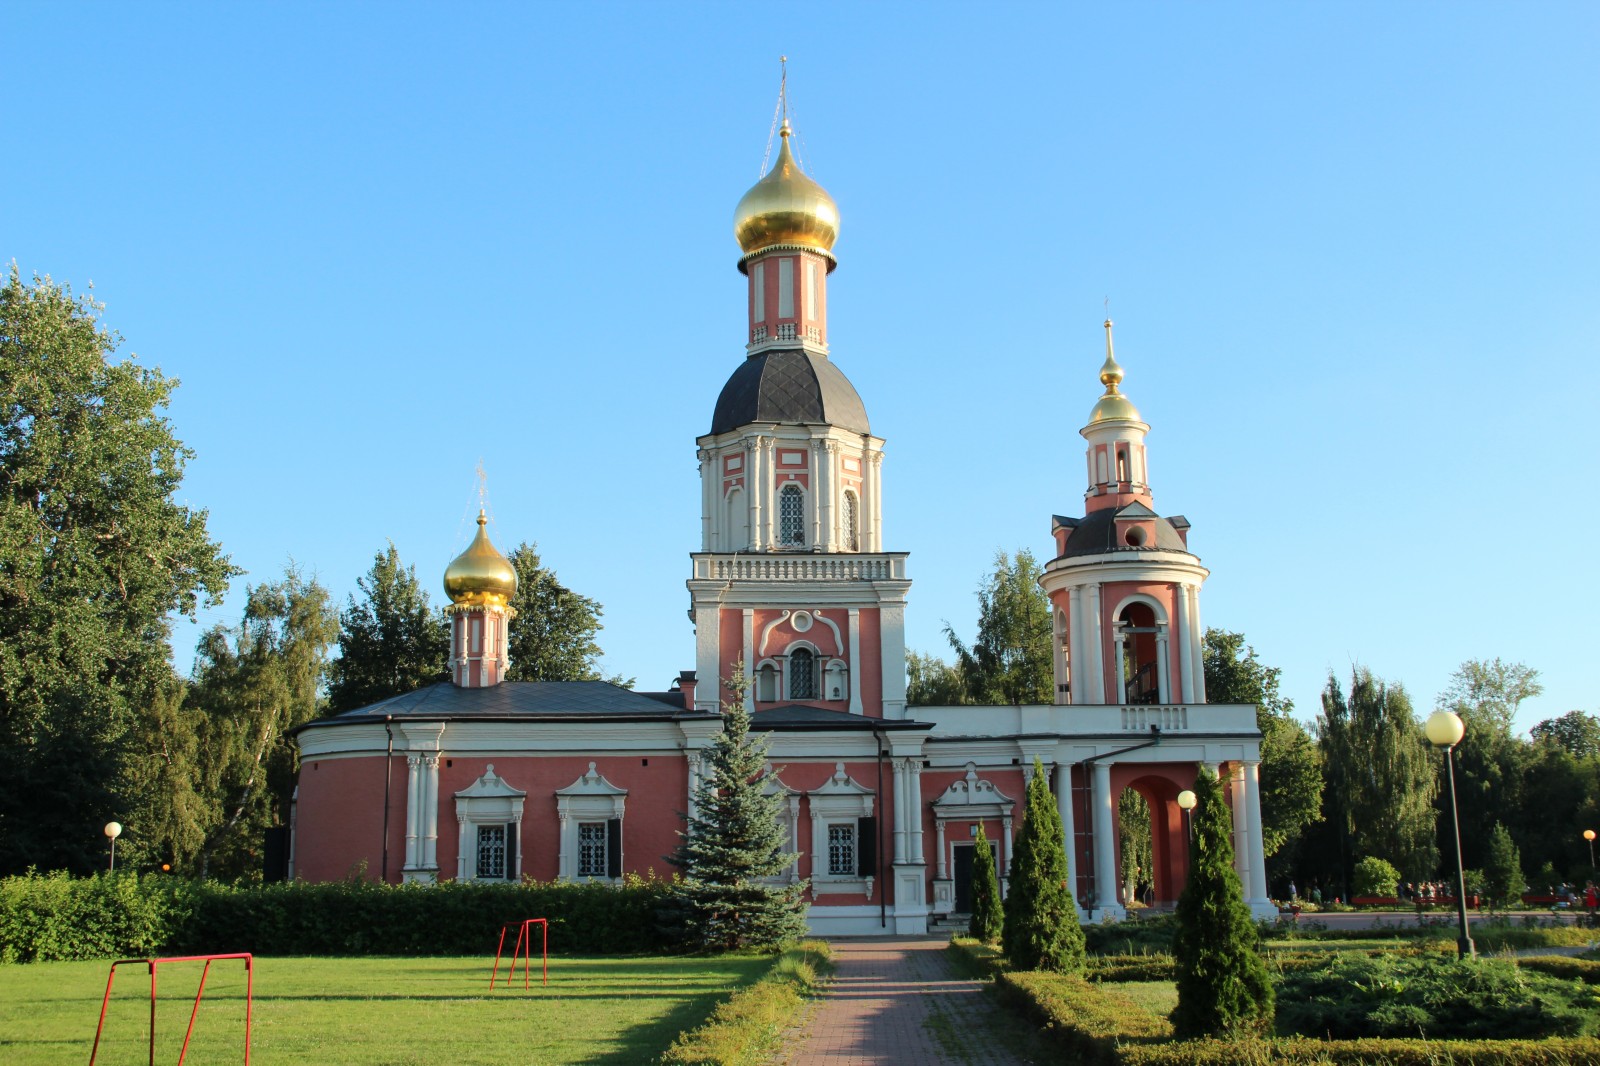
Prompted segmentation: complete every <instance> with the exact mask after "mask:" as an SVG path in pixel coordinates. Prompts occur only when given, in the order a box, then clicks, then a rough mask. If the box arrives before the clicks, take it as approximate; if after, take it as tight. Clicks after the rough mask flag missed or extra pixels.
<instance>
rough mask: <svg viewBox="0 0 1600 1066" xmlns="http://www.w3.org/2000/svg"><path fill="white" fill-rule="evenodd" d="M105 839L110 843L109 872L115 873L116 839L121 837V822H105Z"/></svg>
mask: <svg viewBox="0 0 1600 1066" xmlns="http://www.w3.org/2000/svg"><path fill="white" fill-rule="evenodd" d="M105 834H106V839H108V840H110V841H111V866H110V872H111V873H116V872H117V838H118V837H119V836H121V835H122V823H121V822H107V823H106V828H105Z"/></svg>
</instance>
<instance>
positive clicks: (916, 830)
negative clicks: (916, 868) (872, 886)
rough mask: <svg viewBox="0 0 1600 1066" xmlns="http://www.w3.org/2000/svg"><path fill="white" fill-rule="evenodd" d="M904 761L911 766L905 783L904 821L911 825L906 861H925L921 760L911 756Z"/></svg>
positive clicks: (926, 859) (926, 858)
mask: <svg viewBox="0 0 1600 1066" xmlns="http://www.w3.org/2000/svg"><path fill="white" fill-rule="evenodd" d="M906 762H907V763H908V764H909V766H910V768H911V779H910V781H908V782H907V785H906V791H907V796H906V821H907V823H908V824H909V825H910V827H911V841H910V846H909V847H908V849H907V850H908V852H909V854H908V855H907V856H906V861H907V862H922V863H925V862H927V861H928V857H927V855H925V854H924V853H923V851H922V760H921V759H915V758H913V759H907V760H906Z"/></svg>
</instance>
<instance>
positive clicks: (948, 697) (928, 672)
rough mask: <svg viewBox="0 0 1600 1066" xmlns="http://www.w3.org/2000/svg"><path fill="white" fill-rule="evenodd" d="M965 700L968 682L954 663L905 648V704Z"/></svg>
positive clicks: (929, 704)
mask: <svg viewBox="0 0 1600 1066" xmlns="http://www.w3.org/2000/svg"><path fill="white" fill-rule="evenodd" d="M966 702H967V684H966V682H965V681H964V680H962V677H961V670H960V668H959V667H957V666H953V665H951V664H950V663H947V662H945V661H944V660H943V659H940V658H939V657H938V656H936V655H923V654H922V653H920V652H915V651H908V652H906V705H907V706H910V707H954V706H957V705H959V704H962V703H966Z"/></svg>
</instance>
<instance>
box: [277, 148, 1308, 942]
mask: <svg viewBox="0 0 1600 1066" xmlns="http://www.w3.org/2000/svg"><path fill="white" fill-rule="evenodd" d="M779 132H780V136H781V140H780V145H779V149H778V153H777V159H776V161H775V163H774V164H773V166H772V168H771V170H770V171H768V173H767V174H766V175H765V176H764V177H763V178H762V179H761V180H760V181H759V182H757V183H756V185H755V186H754V187H753V188H751V189H750V191H749V192H747V193H746V194H745V196H744V198H743V199H742V200H740V201H739V204H738V207H737V209H736V211H735V218H734V235H735V237H736V239H737V241H738V244H739V248H740V252H741V255H740V258H739V259H738V268H739V271H740V273H741V274H742V275H743V280H744V283H745V287H746V293H747V298H748V319H747V322H746V327H745V336H744V355H743V357H742V358H741V359H740V360H739V361H738V363H737V365H735V366H734V368H733V371H732V374H731V375H730V376H729V377H728V379H727V382H726V384H724V385H723V387H722V391H721V393H720V394H719V395H718V397H717V400H716V404H715V407H714V408H713V410H712V414H711V425H710V429H709V431H708V432H705V433H703V434H701V435H700V436H698V437H697V438H695V447H696V452H695V454H696V458H697V459H698V461H699V470H700V482H701V518H700V530H699V549H698V550H697V551H692V552H691V553H690V555H689V562H690V574H689V579H688V591H689V607H690V616H691V618H692V620H693V624H694V669H693V670H686V671H684V672H683V673H682V674H681V675H680V676H679V677H678V679H677V680H676V681H675V682H674V683H673V685H672V687H671V689H670V690H669V691H666V692H634V691H629V690H626V689H622V688H618V687H616V686H614V685H611V684H608V683H606V682H601V681H583V682H514V681H504V680H502V678H503V677H504V676H505V672H506V668H507V662H508V660H507V626H508V624H509V622H510V606H509V602H510V599H511V597H512V595H513V594H514V593H515V591H516V574H515V572H514V571H513V570H512V568H511V566H510V564H509V563H508V562H507V561H506V559H505V558H504V557H503V556H502V555H501V554H500V553H499V551H497V550H496V549H495V547H494V546H493V545H492V544H491V543H490V541H489V537H488V534H487V531H486V524H485V519H484V518H483V517H482V516H480V517H479V519H478V531H477V535H476V537H475V538H474V540H473V541H472V543H471V545H470V546H469V547H468V548H467V550H466V551H465V552H463V553H462V554H461V556H460V557H458V558H457V559H456V560H455V561H454V562H452V563H451V564H450V566H449V567H448V568H447V570H446V571H445V574H444V587H445V591H446V593H447V594H448V596H449V599H450V605H449V607H448V608H447V610H448V611H449V613H450V618H451V634H452V636H451V651H450V669H451V678H450V680H449V681H447V682H441V683H438V684H435V685H432V686H430V687H427V688H423V689H420V690H418V691H415V692H410V693H407V694H405V695H402V696H396V697H394V698H392V699H388V700H384V701H383V702H381V703H377V704H374V705H372V706H370V707H365V708H361V709H358V710H355V711H351V712H348V713H346V714H341V715H339V716H337V717H333V718H327V719H322V720H319V721H315V722H312V723H310V724H309V725H307V726H305V727H303V728H302V729H301V730H300V731H299V733H298V735H297V740H298V743H299V746H300V756H301V767H300V776H299V782H298V787H297V789H296V794H295V807H294V817H293V819H292V831H291V845H290V850H291V876H292V877H295V878H299V879H304V880H312V881H327V880H336V879H340V878H344V877H346V876H348V875H349V874H350V873H351V872H352V871H354V870H359V869H362V868H363V867H364V868H365V870H366V872H367V874H368V875H369V876H376V877H379V878H381V879H383V880H385V881H390V882H401V881H422V882H430V881H437V880H444V879H455V880H496V881H506V880H510V881H515V880H519V879H522V878H535V879H538V880H541V881H543V880H551V879H555V878H564V879H572V880H578V879H582V880H598V881H618V880H620V879H621V878H622V876H623V875H624V874H641V875H642V874H647V873H650V872H654V873H655V874H656V875H658V876H661V877H670V876H671V875H672V873H673V870H674V868H673V867H672V866H671V865H670V864H668V863H667V861H666V856H668V855H670V854H671V853H672V852H673V850H674V848H675V847H676V846H677V841H678V836H677V834H678V831H679V829H680V828H681V827H682V817H681V814H680V812H687V811H689V810H690V809H691V805H692V804H693V802H694V799H693V797H694V794H695V791H696V785H697V782H698V780H699V775H700V773H701V766H702V757H703V753H704V752H705V750H706V749H707V748H708V746H709V745H710V744H711V743H712V741H713V739H714V738H715V736H716V735H717V733H718V732H719V731H720V729H721V712H720V705H721V701H722V700H723V699H724V698H726V696H727V693H726V688H725V686H726V683H727V681H728V680H729V678H730V677H732V676H733V674H734V673H735V671H739V670H742V671H743V672H744V674H745V676H746V677H747V678H748V679H749V681H750V684H749V686H748V689H747V692H746V695H745V700H746V704H747V706H748V708H749V710H750V711H751V714H752V728H753V730H755V731H756V732H759V733H763V734H765V735H766V737H767V738H768V740H769V742H770V753H771V765H772V768H773V771H774V772H773V773H771V774H770V775H769V776H768V784H767V787H768V789H769V790H771V791H773V792H779V793H781V794H782V795H783V796H784V797H785V799H786V803H785V805H784V807H783V812H784V813H783V821H784V828H785V830H786V832H787V834H788V839H789V842H790V847H791V849H792V850H794V851H796V852H798V853H799V861H798V862H797V863H796V865H795V866H794V867H793V868H792V870H791V871H790V874H789V876H791V877H793V878H803V879H805V880H806V881H807V883H808V884H809V889H808V897H809V900H810V912H809V913H810V924H811V928H812V930H813V932H815V933H817V934H821V935H872V934H879V933H895V934H915V933H922V932H925V931H926V930H927V929H928V927H929V924H930V922H933V921H936V920H937V919H939V918H941V917H945V916H949V915H953V914H962V913H965V912H966V910H967V909H968V908H969V906H970V891H971V871H972V849H973V846H974V839H973V838H974V836H975V835H976V832H977V827H978V826H979V825H982V826H983V829H984V833H985V836H986V837H987V839H988V840H989V841H990V842H991V845H990V846H991V847H992V848H993V849H994V852H995V859H996V864H997V869H998V870H999V872H1000V874H1001V882H1002V890H1004V883H1005V877H1006V872H1007V870H1008V867H1009V864H1010V862H1011V858H1012V856H1011V846H1012V839H1013V836H1014V832H1015V830H1016V828H1017V821H1018V819H1020V817H1021V815H1022V801H1023V797H1024V792H1025V788H1026V785H1027V781H1028V779H1029V778H1030V777H1031V776H1032V774H1033V773H1034V772H1035V770H1034V766H1035V761H1036V760H1037V762H1038V764H1039V765H1040V766H1042V767H1043V771H1044V773H1046V774H1048V775H1049V781H1050V786H1051V789H1052V791H1053V793H1054V795H1055V797H1056V803H1057V807H1058V809H1059V811H1060V814H1061V820H1062V823H1063V826H1064V828H1065V830H1066V835H1065V839H1066V841H1067V848H1066V861H1067V868H1068V876H1069V878H1070V880H1071V885H1072V888H1073V893H1074V896H1075V898H1076V900H1077V902H1078V906H1079V911H1080V916H1081V917H1082V918H1083V920H1085V921H1101V920H1112V919H1116V918H1119V917H1121V916H1123V915H1124V913H1125V910H1126V904H1127V903H1128V902H1129V900H1130V898H1131V895H1132V894H1133V893H1134V892H1135V891H1137V889H1136V887H1135V886H1138V885H1144V886H1147V887H1146V891H1145V895H1146V896H1147V898H1150V899H1153V900H1154V901H1155V902H1157V903H1171V902H1173V901H1175V900H1176V899H1177V897H1178V895H1179V893H1180V892H1181V891H1182V888H1183V885H1184V882H1185V879H1186V876H1187V845H1186V827H1185V824H1184V821H1183V816H1184V812H1183V811H1182V810H1181V808H1180V806H1179V794H1180V792H1182V791H1184V790H1186V789H1188V788H1189V787H1190V786H1191V785H1192V784H1193V782H1194V778H1195V774H1196V771H1197V768H1198V767H1204V768H1205V769H1206V770H1207V771H1209V772H1213V773H1216V774H1218V775H1220V778H1221V780H1222V782H1223V784H1224V787H1225V792H1226V795H1227V796H1228V797H1229V799H1230V802H1231V804H1232V811H1233V822H1234V850H1235V854H1236V862H1237V868H1238V872H1239V876H1240V880H1241V882H1242V883H1243V885H1244V893H1245V898H1246V901H1247V902H1248V903H1249V905H1250V907H1251V909H1252V910H1253V911H1254V912H1255V913H1256V914H1257V915H1258V916H1266V915H1270V914H1274V913H1276V912H1275V909H1274V907H1273V905H1272V903H1271V901H1270V900H1269V899H1268V897H1267V886H1266V875H1265V862H1264V858H1265V857H1264V854H1263V851H1262V843H1261V809H1260V779H1259V773H1258V770H1259V762H1260V740H1261V737H1260V734H1259V733H1258V732H1257V730H1256V719H1255V709H1254V708H1253V707H1251V706H1247V705H1244V706H1241V705H1218V704H1208V703H1207V702H1206V692H1205V679H1204V673H1203V670H1202V649H1203V644H1202V640H1201V637H1202V634H1203V630H1202V628H1201V621H1200V588H1201V585H1202V584H1203V583H1204V581H1205V579H1206V577H1207V574H1208V571H1207V570H1206V569H1205V567H1203V566H1202V565H1201V563H1200V560H1199V559H1198V558H1197V557H1196V556H1195V555H1194V554H1192V553H1191V552H1190V550H1189V531H1190V527H1189V523H1188V521H1187V520H1185V519H1184V518H1182V517H1179V516H1172V517H1162V516H1161V515H1160V514H1158V513H1157V512H1156V510H1155V509H1154V499H1153V497H1152V494H1151V488H1150V475H1149V462H1148V454H1147V450H1146V444H1145V437H1146V434H1147V433H1148V432H1149V430H1150V427H1149V425H1147V424H1146V423H1145V422H1144V421H1143V420H1142V418H1141V416H1140V414H1139V411H1138V410H1137V408H1135V407H1134V405H1133V403H1132V402H1131V401H1130V400H1129V398H1128V397H1127V396H1126V395H1124V394H1123V392H1122V390H1121V387H1122V382H1123V370H1122V367H1121V366H1120V365H1119V364H1118V362H1117V360H1116V357H1115V355H1114V353H1113V349H1112V333H1111V323H1110V322H1106V323H1105V331H1106V342H1105V343H1106V354H1105V360H1104V363H1103V364H1102V365H1101V367H1100V373H1099V380H1100V383H1101V385H1102V386H1103V393H1102V394H1101V395H1100V396H1099V397H1098V399H1095V400H1094V402H1093V406H1092V408H1091V409H1090V410H1089V416H1088V420H1087V424H1086V425H1085V426H1084V428H1083V429H1082V431H1081V432H1082V435H1083V437H1084V439H1085V441H1086V443H1087V447H1086V449H1085V474H1086V484H1087V490H1086V492H1085V494H1084V504H1083V508H1082V510H1083V514H1082V515H1081V517H1064V516H1061V515H1056V516H1054V517H1053V518H1052V519H1051V523H1050V534H1051V536H1052V538H1053V545H1052V551H1051V552H1050V553H1049V554H1050V555H1051V558H1050V561H1049V563H1048V564H1047V565H1046V566H1045V568H1044V573H1043V575H1042V577H1041V578H1040V584H1041V585H1042V586H1043V589H1044V592H1045V594H1046V596H1047V597H1048V599H1049V602H1050V604H1051V608H1052V616H1053V637H1054V639H1053V648H1054V660H1055V697H1054V702H1053V703H1051V704H1048V705H1038V706H998V707H976V706H962V707H907V706H906V669H905V654H906V649H905V611H906V606H907V597H908V593H909V591H910V588H911V579H910V576H909V574H910V567H909V562H908V558H907V555H906V553H905V552H897V551H893V550H892V546H893V543H894V540H893V536H892V519H893V517H894V516H893V515H892V514H891V515H888V516H886V515H885V514H884V508H883V504H882V500H883V484H884V477H885V476H886V475H885V469H884V452H883V446H884V439H883V438H881V437H878V436H876V435H874V433H873V430H872V426H871V424H870V422H869V420H868V417H867V408H866V404H865V403H863V401H862V398H861V396H860V395H859V394H858V393H857V392H856V389H855V387H854V386H853V385H851V383H850V380H849V379H848V378H847V377H846V376H845V374H844V373H843V371H842V370H841V369H840V368H839V367H838V366H837V365H836V364H835V363H834V362H833V360H832V358H831V356H830V353H829V338H828V313H827V312H828V297H827V289H828V281H829V278H830V277H831V276H832V274H833V271H834V268H835V267H836V266H837V265H838V263H837V261H836V260H835V258H834V255H833V246H834V242H835V238H836V237H837V235H838V231H839V215H838V209H837V207H836V206H835V204H834V202H833V200H832V198H831V197H829V195H828V194H827V193H826V192H825V191H824V190H823V189H822V187H821V186H820V185H818V184H817V183H816V182H815V181H813V180H812V179H811V178H810V177H808V176H807V175H806V174H805V173H803V172H802V171H801V169H800V167H799V165H798V164H797V163H796V162H795V160H794V157H793V155H792V152H791V149H790V145H789V140H790V136H791V130H790V127H789V123H788V122H787V120H786V121H785V122H784V123H783V125H782V128H781V129H780V131H779ZM1089 365H1091V366H1092V363H1091V364H1089ZM1087 378H1088V374H1087V373H1085V379H1086V384H1087ZM1085 392H1086V395H1085V402H1086V403H1088V402H1089V401H1090V400H1091V398H1092V397H1091V395H1089V394H1088V390H1087V389H1086V390H1085ZM951 402H952V403H954V402H956V397H952V398H951ZM686 443H687V442H686ZM681 535H682V536H683V538H684V541H685V544H686V546H688V545H689V544H690V543H691V541H690V538H691V537H693V532H692V531H691V530H687V529H686V530H683V531H681ZM997 535H998V534H997ZM1128 789H1132V790H1134V791H1135V792H1137V793H1138V794H1139V795H1140V796H1141V797H1143V799H1144V800H1145V803H1146V804H1147V805H1148V809H1149V811H1150V821H1151V825H1150V835H1151V839H1152V843H1153V847H1152V852H1153V867H1154V868H1153V870H1148V871H1134V870H1123V869H1119V854H1120V851H1121V849H1120V848H1119V847H1118V834H1119V831H1120V830H1119V826H1118V818H1117V813H1118V806H1119V803H1118V801H1119V797H1121V796H1122V794H1123V793H1124V791H1125V790H1128Z"/></svg>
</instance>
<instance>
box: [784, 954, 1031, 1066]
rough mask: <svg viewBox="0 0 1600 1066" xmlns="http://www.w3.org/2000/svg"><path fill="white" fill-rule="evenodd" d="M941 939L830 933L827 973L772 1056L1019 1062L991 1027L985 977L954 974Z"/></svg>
mask: <svg viewBox="0 0 1600 1066" xmlns="http://www.w3.org/2000/svg"><path fill="white" fill-rule="evenodd" d="M946 944H947V941H945V940H943V939H939V938H934V937H926V938H915V939H911V938H896V939H867V940H854V939H852V940H835V941H832V947H833V961H834V966H835V971H834V975H833V981H832V983H831V984H830V985H829V986H828V990H827V993H826V995H824V996H823V997H822V999H821V1001H820V1002H819V1003H818V1004H817V1005H816V1006H815V1007H814V1008H812V1012H811V1014H810V1017H809V1018H808V1019H807V1021H806V1024H805V1025H804V1026H803V1027H802V1028H801V1029H800V1030H798V1031H796V1032H794V1033H792V1034H790V1043H789V1044H788V1045H787V1046H786V1048H785V1054H784V1055H780V1056H779V1058H778V1061H779V1062H782V1063H784V1064H785V1066H878V1064H886V1063H892V1064H894V1066H942V1064H945V1063H949V1064H952V1066H954V1064H969V1066H1024V1060H1022V1059H1020V1058H1017V1057H1016V1056H1015V1055H1013V1054H1012V1053H1011V1052H1010V1051H1008V1050H1007V1049H1006V1048H1005V1047H1004V1046H1002V1041H1001V1040H1000V1039H998V1037H997V1034H996V1032H995V1031H994V1028H993V1023H994V1022H995V1019H994V1018H992V1016H991V1010H992V1008H991V1002H992V1001H991V1000H990V998H989V997H988V996H987V995H985V994H984V991H983V987H984V984H985V982H982V981H972V980H965V979H962V978H959V977H958V976H957V975H956V974H955V973H954V972H953V971H952V970H951V968H950V964H949V962H948V961H947V960H946V958H945V954H946V953H945V945H946ZM785 1056H786V1057H785Z"/></svg>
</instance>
